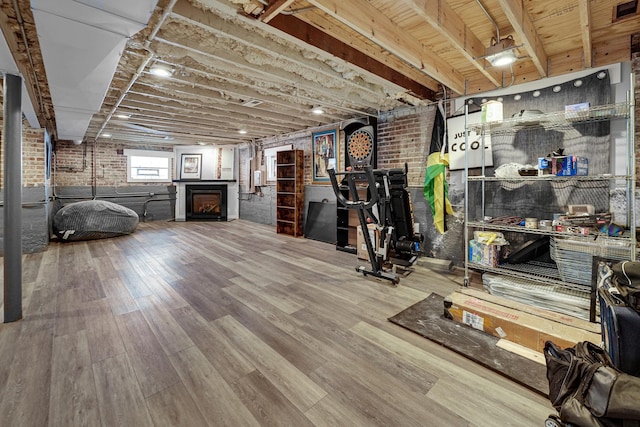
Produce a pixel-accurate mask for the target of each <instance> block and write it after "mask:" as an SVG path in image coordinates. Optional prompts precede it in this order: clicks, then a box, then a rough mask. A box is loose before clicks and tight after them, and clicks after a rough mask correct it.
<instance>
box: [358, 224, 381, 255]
mask: <svg viewBox="0 0 640 427" xmlns="http://www.w3.org/2000/svg"><path fill="white" fill-rule="evenodd" d="M367 228H368V229H369V238H370V239H371V244H372V245H373V250H374V251H375V250H376V248H377V247H378V235H379V233H378V231H377V230H376V226H375V225H373V224H369V225H367ZM356 233H357V236H356V242H357V243H356V255H357V256H358V258H359V259H364V260H367V261H370V260H369V252H368V251H367V244H366V243H365V241H364V234H363V233H362V227H361V226H358V228H357V231H356Z"/></svg>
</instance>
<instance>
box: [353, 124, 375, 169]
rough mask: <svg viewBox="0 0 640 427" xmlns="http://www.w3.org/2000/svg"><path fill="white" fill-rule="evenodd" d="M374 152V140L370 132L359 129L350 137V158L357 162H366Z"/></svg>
mask: <svg viewBox="0 0 640 427" xmlns="http://www.w3.org/2000/svg"><path fill="white" fill-rule="evenodd" d="M372 150H373V138H371V134H369V132H367V131H365V130H362V129H359V130H357V131H355V132H354V133H352V134H351V135H349V139H348V140H347V151H348V152H349V156H350V157H351V158H352V159H354V160H356V161H359V162H361V161H364V160H366V159H367V158H368V157H369V156H370V155H371V152H372Z"/></svg>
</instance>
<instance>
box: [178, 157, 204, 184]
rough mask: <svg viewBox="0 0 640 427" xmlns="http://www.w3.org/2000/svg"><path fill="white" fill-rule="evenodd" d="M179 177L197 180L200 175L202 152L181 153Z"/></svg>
mask: <svg viewBox="0 0 640 427" xmlns="http://www.w3.org/2000/svg"><path fill="white" fill-rule="evenodd" d="M181 160H182V161H181V163H180V179H192V180H199V179H200V177H201V176H202V154H183V155H182V159H181Z"/></svg>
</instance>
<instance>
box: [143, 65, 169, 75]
mask: <svg viewBox="0 0 640 427" xmlns="http://www.w3.org/2000/svg"><path fill="white" fill-rule="evenodd" d="M149 72H150V73H151V74H153V75H154V76H158V77H170V76H171V75H172V74H173V70H172V69H171V68H169V67H168V66H166V65H163V64H154V65H153V66H152V67H151V68H149Z"/></svg>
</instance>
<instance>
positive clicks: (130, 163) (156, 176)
mask: <svg viewBox="0 0 640 427" xmlns="http://www.w3.org/2000/svg"><path fill="white" fill-rule="evenodd" d="M124 154H125V155H126V156H127V182H171V159H172V158H173V152H171V151H150V150H124Z"/></svg>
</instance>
